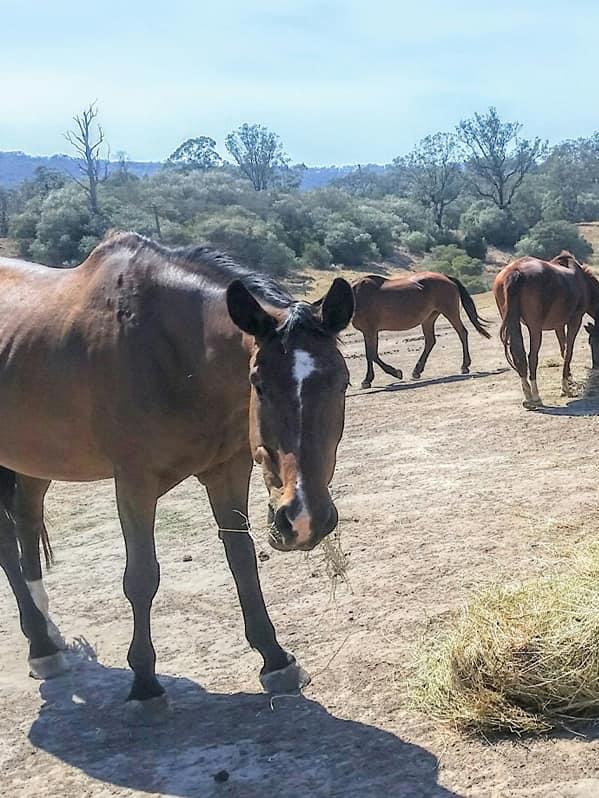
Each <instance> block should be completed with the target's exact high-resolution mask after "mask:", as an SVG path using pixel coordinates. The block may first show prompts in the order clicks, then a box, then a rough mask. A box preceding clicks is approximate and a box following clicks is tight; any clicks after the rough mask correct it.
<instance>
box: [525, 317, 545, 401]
mask: <svg viewBox="0 0 599 798" xmlns="http://www.w3.org/2000/svg"><path fill="white" fill-rule="evenodd" d="M529 334H530V351H529V353H528V373H529V376H530V392H531V396H530V400H529V404H530V407H531V408H532V407H539V406H540V405H542V404H543V402H542V400H541V397H540V396H539V389H538V387H537V367H538V365H539V349H540V348H541V341H542V337H543V333H542V331H541V329H540V328H539V329H538V330H534V331H533V330H530V329H529Z"/></svg>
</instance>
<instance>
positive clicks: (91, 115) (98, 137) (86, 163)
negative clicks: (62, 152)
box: [65, 102, 108, 216]
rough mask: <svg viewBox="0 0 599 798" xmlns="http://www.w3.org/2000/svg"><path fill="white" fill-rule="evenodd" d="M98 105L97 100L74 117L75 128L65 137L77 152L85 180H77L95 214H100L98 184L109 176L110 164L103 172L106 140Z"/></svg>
mask: <svg viewBox="0 0 599 798" xmlns="http://www.w3.org/2000/svg"><path fill="white" fill-rule="evenodd" d="M97 117H98V107H97V104H96V103H95V102H93V103H90V104H89V106H88V107H87V108H84V109H83V111H82V112H81V114H76V115H75V116H74V117H73V121H74V122H75V129H74V130H68V131H67V132H66V133H65V138H66V140H67V141H68V142H69V144H70V145H71V146H72V147H73V149H74V150H75V152H76V153H77V155H78V157H79V159H80V164H79V169H80V170H81V174H82V175H84V176H85V180H77V178H75V181H76V182H77V183H78V184H79V185H80V186H81V187H82V188H83V189H84V190H85V192H86V193H87V196H88V198H89V207H90V210H91V212H92V213H93V214H94V215H95V216H99V215H100V206H99V204H98V185H99V183H101V182H102V181H103V180H105V179H106V177H107V176H108V164H107V163H105V165H104V170H103V174H102V159H101V157H100V152H101V147H102V144H103V142H104V131H103V130H102V126H101V125H100V124H99V123H98V122H97Z"/></svg>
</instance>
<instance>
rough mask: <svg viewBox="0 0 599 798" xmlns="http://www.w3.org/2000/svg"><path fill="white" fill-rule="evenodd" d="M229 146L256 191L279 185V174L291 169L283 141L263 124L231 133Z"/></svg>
mask: <svg viewBox="0 0 599 798" xmlns="http://www.w3.org/2000/svg"><path fill="white" fill-rule="evenodd" d="M225 147H226V148H227V151H228V152H229V153H230V155H231V156H232V157H233V158H234V160H235V162H236V163H237V166H238V167H239V168H240V170H241V171H242V173H243V174H244V175H245V176H246V177H247V178H248V180H250V181H251V183H252V185H253V187H254V189H255V190H256V191H264V190H265V189H267V188H269V187H270V186H271V185H273V184H274V183H275V182H276V179H277V171H279V172H280V171H283V170H286V169H288V168H289V166H288V165H289V158H288V157H287V156H286V155H285V152H284V150H283V145H282V143H281V139H280V138H279V137H278V136H277V134H276V133H273V132H272V131H271V130H268V128H266V127H264V126H263V125H248V124H247V123H244V124H243V125H241V127H239V128H237V130H234V131H233V132H232V133H229V135H228V136H227V138H226V139H225Z"/></svg>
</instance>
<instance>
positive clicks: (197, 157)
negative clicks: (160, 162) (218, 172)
mask: <svg viewBox="0 0 599 798" xmlns="http://www.w3.org/2000/svg"><path fill="white" fill-rule="evenodd" d="M215 148H216V141H214V139H211V138H210V137H209V136H198V137H197V138H195V139H187V141H184V142H183V144H181V145H180V146H179V147H177V149H176V150H175V151H174V152H173V153H171V155H169V157H168V158H167V161H166V165H167V166H171V167H174V168H176V169H182V170H184V171H188V170H190V169H201V170H206V169H215V168H216V167H217V166H220V165H221V164H222V162H223V160H222V158H221V157H220V155H219V154H218V153H217V151H216V149H215Z"/></svg>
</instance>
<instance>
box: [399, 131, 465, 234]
mask: <svg viewBox="0 0 599 798" xmlns="http://www.w3.org/2000/svg"><path fill="white" fill-rule="evenodd" d="M458 154H459V153H458V142H457V139H456V137H455V136H454V135H453V134H452V133H435V134H434V135H432V136H426V138H424V139H422V141H421V142H420V143H419V144H418V145H417V146H416V147H415V148H414V149H413V150H412V152H411V153H410V154H409V155H408V156H407V157H406V158H396V159H395V161H394V163H396V165H398V166H399V165H401V164H402V163H403V164H404V165H405V166H406V167H407V168H408V169H409V181H410V188H411V192H410V193H411V194H412V195H413V196H414V198H415V199H417V200H418V201H419V202H421V203H422V204H423V205H424V206H425V207H426V208H430V210H431V212H432V214H433V218H434V221H435V224H436V225H437V227H439V228H442V227H443V217H444V214H445V209H446V208H447V206H448V205H450V204H451V203H452V202H455V200H456V199H457V198H458V196H459V194H460V188H461V182H462V179H461V169H460V165H459V163H458Z"/></svg>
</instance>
